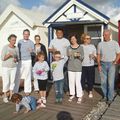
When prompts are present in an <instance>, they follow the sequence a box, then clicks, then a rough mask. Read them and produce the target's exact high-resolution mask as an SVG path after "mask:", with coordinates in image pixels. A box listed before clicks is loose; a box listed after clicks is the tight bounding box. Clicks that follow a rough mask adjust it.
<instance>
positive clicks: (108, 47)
mask: <svg viewBox="0 0 120 120" xmlns="http://www.w3.org/2000/svg"><path fill="white" fill-rule="evenodd" d="M103 37H104V41H102V42H100V43H99V44H98V57H97V61H98V70H99V72H100V78H101V88H102V91H103V94H104V98H103V100H104V101H105V102H107V103H108V104H110V103H111V102H112V100H113V97H114V82H115V65H116V63H117V61H118V60H119V58H120V48H119V45H118V43H117V42H116V41H114V40H111V31H110V30H105V31H104V33H103Z"/></svg>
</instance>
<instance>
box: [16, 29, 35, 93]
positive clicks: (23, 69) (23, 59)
mask: <svg viewBox="0 0 120 120" xmlns="http://www.w3.org/2000/svg"><path fill="white" fill-rule="evenodd" d="M29 36H30V31H29V30H28V29H25V30H24V31H23V39H22V40H19V41H18V48H19V54H20V62H19V66H18V70H17V74H18V75H17V78H16V86H15V92H16V93H17V92H18V88H19V82H20V79H24V92H25V94H26V95H29V94H30V93H31V71H32V62H31V61H32V60H31V54H32V53H33V51H34V43H33V42H32V40H30V39H29Z"/></svg>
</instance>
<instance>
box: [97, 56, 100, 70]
mask: <svg viewBox="0 0 120 120" xmlns="http://www.w3.org/2000/svg"><path fill="white" fill-rule="evenodd" d="M100 58H101V56H100V54H98V55H97V63H98V71H99V72H101V64H100Z"/></svg>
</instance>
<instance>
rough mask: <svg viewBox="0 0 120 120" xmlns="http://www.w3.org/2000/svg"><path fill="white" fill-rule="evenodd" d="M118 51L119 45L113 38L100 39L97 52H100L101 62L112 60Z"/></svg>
mask: <svg viewBox="0 0 120 120" xmlns="http://www.w3.org/2000/svg"><path fill="white" fill-rule="evenodd" d="M118 53H120V47H119V44H118V42H116V41H115V40H110V41H107V42H105V41H102V42H100V43H99V44H98V54H100V56H101V61H103V62H112V61H114V60H115V59H116V54H118Z"/></svg>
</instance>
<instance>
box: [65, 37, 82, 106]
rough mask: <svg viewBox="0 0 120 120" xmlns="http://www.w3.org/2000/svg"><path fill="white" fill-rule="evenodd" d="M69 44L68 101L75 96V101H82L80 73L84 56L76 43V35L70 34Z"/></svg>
mask: <svg viewBox="0 0 120 120" xmlns="http://www.w3.org/2000/svg"><path fill="white" fill-rule="evenodd" d="M70 42H71V45H70V46H69V47H68V49H67V54H68V57H69V59H68V78H69V90H70V95H71V96H70V98H69V100H68V101H70V102H71V101H72V100H73V98H74V97H75V89H76V96H77V97H78V101H77V103H78V104H79V103H81V101H82V87H81V74H82V60H83V58H84V52H83V48H82V47H81V46H80V45H79V44H78V43H77V37H76V35H72V36H70Z"/></svg>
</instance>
